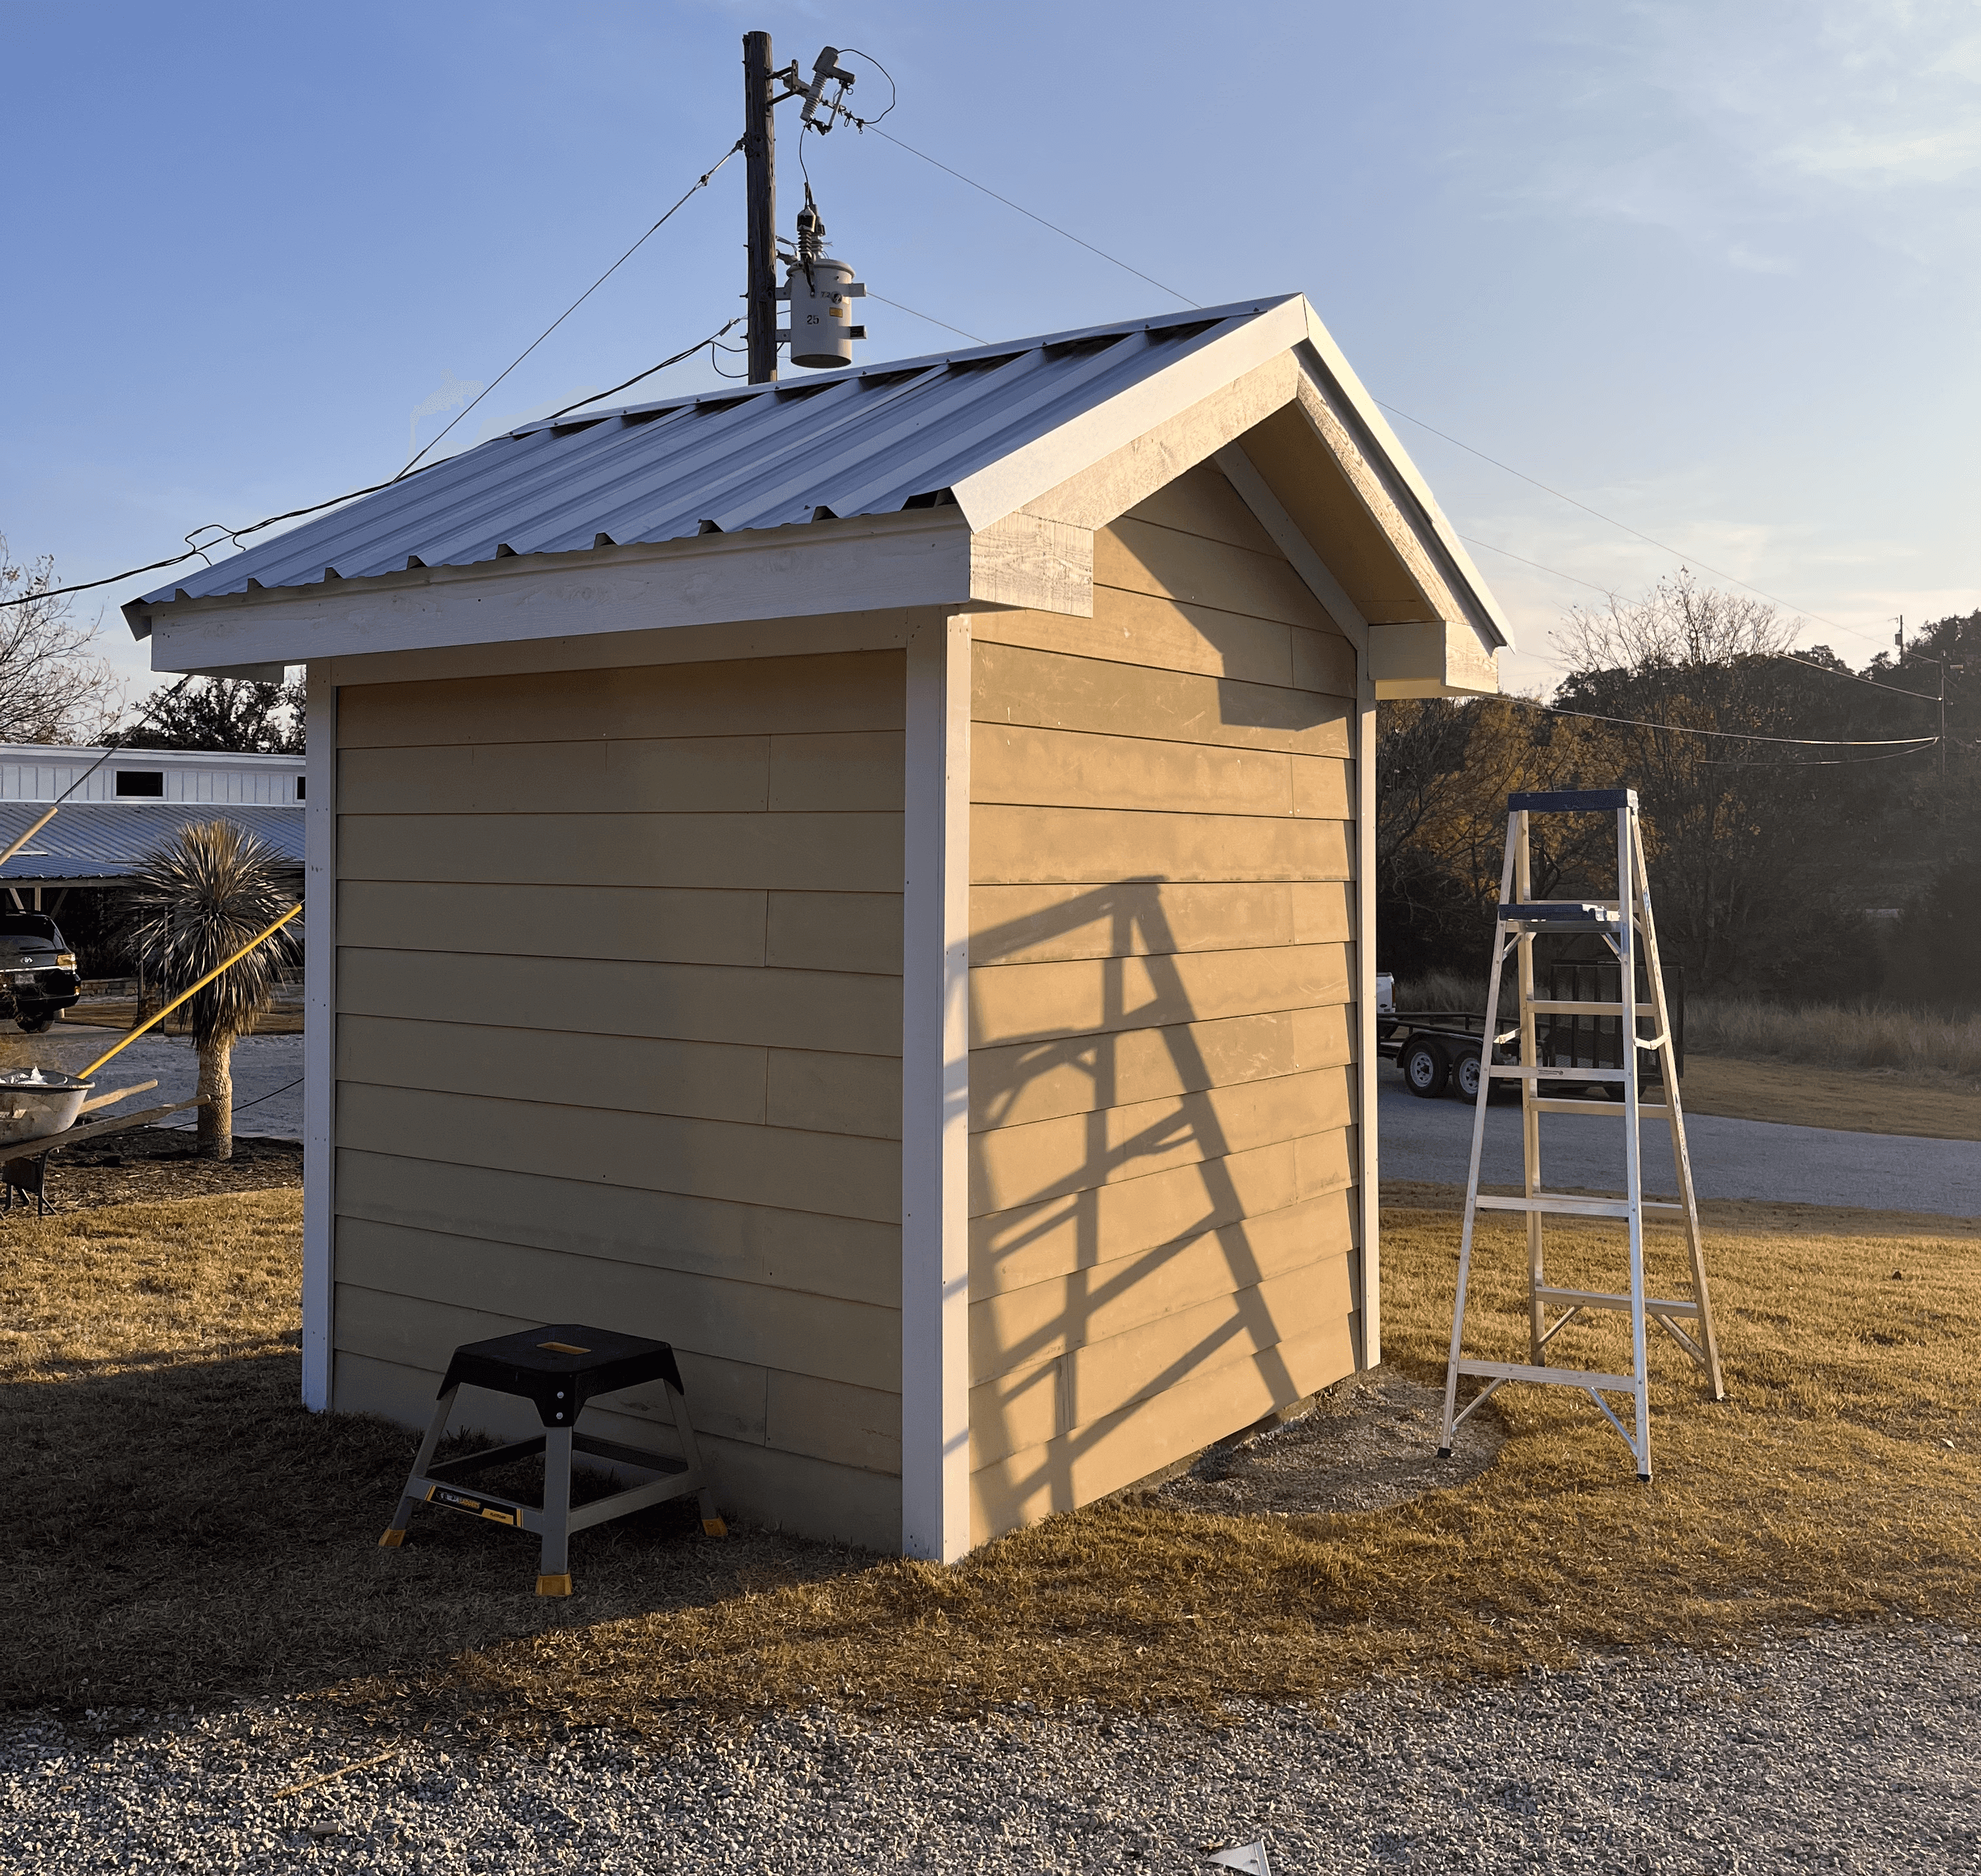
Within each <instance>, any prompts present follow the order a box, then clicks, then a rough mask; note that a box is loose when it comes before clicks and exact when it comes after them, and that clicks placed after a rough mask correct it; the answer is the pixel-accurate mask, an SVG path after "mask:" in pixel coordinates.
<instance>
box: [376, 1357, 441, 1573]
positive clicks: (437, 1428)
mask: <svg viewBox="0 0 1981 1876" xmlns="http://www.w3.org/2000/svg"><path fill="white" fill-rule="evenodd" d="M459 1392H461V1390H460V1389H459V1388H458V1387H454V1388H449V1389H448V1390H447V1392H445V1393H444V1394H443V1395H441V1397H440V1399H438V1400H437V1401H436V1402H434V1417H433V1419H432V1420H431V1422H430V1423H429V1424H428V1427H427V1430H426V1437H425V1438H424V1439H422V1440H421V1442H420V1449H419V1452H418V1454H417V1455H415V1457H414V1459H413V1469H412V1470H411V1472H408V1474H407V1475H406V1489H405V1492H404V1493H403V1494H402V1495H401V1497H400V1499H399V1508H398V1510H397V1511H395V1512H394V1513H393V1514H392V1522H391V1523H390V1524H388V1525H387V1526H386V1527H385V1535H384V1536H383V1537H381V1538H379V1540H378V1548H380V1549H381V1550H397V1549H398V1548H399V1546H400V1545H401V1544H403V1543H405V1541H406V1526H407V1525H408V1524H410V1523H411V1522H412V1516H413V1507H414V1506H415V1505H417V1504H418V1502H419V1501H418V1499H417V1498H415V1497H414V1495H413V1481H414V1480H415V1479H418V1478H420V1477H421V1475H423V1474H424V1472H425V1471H426V1469H427V1468H428V1466H429V1465H432V1464H433V1456H434V1453H435V1452H437V1451H438V1449H439V1447H440V1436H441V1435H442V1434H443V1433H444V1432H446V1431H447V1417H448V1415H449V1414H451V1412H454V1396H455V1395H457V1394H458V1393H459Z"/></svg>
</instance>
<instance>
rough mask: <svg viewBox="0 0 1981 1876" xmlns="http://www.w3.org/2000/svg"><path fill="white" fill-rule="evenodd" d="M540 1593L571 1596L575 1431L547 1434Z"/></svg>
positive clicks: (558, 1430)
mask: <svg viewBox="0 0 1981 1876" xmlns="http://www.w3.org/2000/svg"><path fill="white" fill-rule="evenodd" d="M537 1594H538V1595H540V1596H568V1595H570V1594H571V1429H570V1428H569V1427H568V1426H559V1427H551V1428H549V1429H546V1431H545V1432H544V1554H543V1560H542V1561H541V1562H540V1563H538V1565H537Z"/></svg>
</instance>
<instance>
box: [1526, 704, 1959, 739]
mask: <svg viewBox="0 0 1981 1876" xmlns="http://www.w3.org/2000/svg"><path fill="white" fill-rule="evenodd" d="M1505 701H1506V702H1507V703H1509V704H1520V706H1522V707H1523V708H1525V709H1527V710H1545V711H1547V713H1548V714H1549V715H1550V717H1580V719H1582V720H1583V721H1585V722H1588V723H1620V724H1622V725H1623V726H1624V727H1626V728H1628V729H1633V730H1664V731H1666V733H1668V734H1670V735H1673V736H1707V737H1716V738H1718V739H1720V740H1724V741H1726V742H1730V743H1787V744H1793V746H1795V747H1797V748H1801V749H1893V748H1896V747H1900V746H1902V745H1903V747H1907V748H1913V747H1919V746H1920V745H1922V744H1925V743H1936V742H1938V741H1939V737H1936V736H1886V737H1876V738H1859V737H1836V736H1763V735H1761V734H1760V733H1759V732H1758V731H1755V730H1699V729H1694V728H1693V727H1691V726H1690V725H1689V724H1686V723H1653V722H1652V721H1650V719H1649V718H1647V717H1606V716H1603V714H1602V713H1600V712H1599V711H1596V710H1565V709H1563V707H1562V706H1561V705H1560V704H1543V703H1542V702H1541V701H1540V700H1539V699H1538V698H1536V697H1507V698H1506V699H1505Z"/></svg>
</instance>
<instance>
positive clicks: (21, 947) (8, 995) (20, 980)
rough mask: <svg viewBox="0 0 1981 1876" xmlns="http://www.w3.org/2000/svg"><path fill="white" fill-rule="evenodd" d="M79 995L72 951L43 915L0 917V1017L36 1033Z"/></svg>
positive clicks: (80, 981) (17, 913)
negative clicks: (12, 1020)
mask: <svg viewBox="0 0 1981 1876" xmlns="http://www.w3.org/2000/svg"><path fill="white" fill-rule="evenodd" d="M81 995H82V980H80V979H79V978H78V976H77V975H76V970H75V952H73V951H72V950H70V949H69V945H68V940H67V939H65V937H63V936H62V930H61V927H60V926H58V925H57V924H56V923H55V920H53V919H52V918H50V917H49V916H48V914H47V913H45V912H6V913H0V1017H4V1016H12V1018H13V1019H14V1020H15V1023H18V1025H19V1026H21V1027H22V1029H25V1030H26V1031H27V1032H28V1033H29V1034H30V1035H36V1034H38V1033H40V1032H41V1031H42V1030H43V1029H47V1028H48V1026H49V1025H50V1024H51V1023H53V1022H54V1021H55V1018H56V1017H57V1016H59V1015H61V1013H62V1012H63V1011H64V1010H66V1009H68V1006H69V1005H70V1004H72V1003H74V1002H75V1000H76V999H77V998H78V997H79V996H81Z"/></svg>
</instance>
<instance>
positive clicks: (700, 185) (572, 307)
mask: <svg viewBox="0 0 1981 1876" xmlns="http://www.w3.org/2000/svg"><path fill="white" fill-rule="evenodd" d="M881 134H882V135H886V132H885V131H883V132H882V133H881ZM742 147H743V139H742V138H741V137H738V138H737V139H736V141H734V143H732V144H731V145H730V146H729V148H727V149H726V150H724V151H723V153H722V154H721V156H720V157H718V158H717V159H716V160H715V161H714V162H713V163H711V165H709V166H708V168H707V169H706V170H705V171H703V173H702V174H701V175H699V176H698V177H697V178H695V179H694V182H693V183H691V185H689V186H688V188H687V189H685V190H684V191H683V192H682V195H681V200H680V201H678V202H676V203H675V204H674V208H670V209H669V210H668V212H667V213H666V214H665V215H662V216H661V218H660V220H659V221H656V222H655V223H654V225H653V226H652V227H651V228H649V229H648V231H646V233H645V234H642V235H641V237H640V238H639V239H638V241H635V242H634V244H632V246H631V247H630V248H628V249H627V250H626V251H625V252H624V254H621V256H620V257H619V258H618V260H616V261H614V262H613V263H612V264H611V266H610V267H608V268H607V269H606V270H605V271H604V273H602V274H600V275H599V276H598V278H597V279H596V280H594V281H593V282H592V283H591V285H590V286H588V287H587V288H585V290H584V291H583V292H582V293H581V294H579V295H578V298H576V299H574V300H573V301H571V304H569V305H568V306H567V307H566V308H564V311H562V312H561V313H560V314H558V316H557V317H556V318H554V319H553V320H552V321H551V322H550V324H548V325H547V326H546V327H544V329H543V331H541V332H539V333H538V334H537V336H536V337H535V338H533V339H532V340H531V341H530V342H529V344H527V345H525V346H524V348H523V349H522V350H521V351H519V352H518V353H517V354H516V355H515V357H514V358H512V359H511V360H510V361H509V363H508V365H507V366H505V367H504V368H503V370H502V371H501V372H500V373H499V374H498V375H497V376H496V377H495V378H493V379H491V381H489V383H488V384H485V385H484V386H483V388H481V391H480V392H478V394H476V396H475V397H473V398H472V399H471V401H469V402H468V404H464V406H463V407H461V410H460V411H458V412H456V413H455V414H454V417H452V419H451V421H449V422H448V425H447V428H446V429H445V430H442V431H441V432H440V434H439V435H438V436H436V437H433V438H432V439H431V441H429V442H428V444H427V445H426V448H425V449H422V450H421V451H419V452H418V454H417V455H415V457H413V460H412V462H409V463H408V464H406V466H405V468H403V469H401V471H399V474H400V475H401V476H404V475H410V474H411V473H412V470H413V464H415V463H417V462H418V461H419V460H420V457H421V456H424V455H425V454H426V453H427V451H428V450H431V448H433V447H434V444H437V443H438V442H439V441H441V437H444V436H445V435H446V434H447V432H448V430H451V429H452V428H453V427H454V424H458V423H459V422H460V421H461V418H462V417H465V416H466V415H467V414H468V412H469V411H471V410H473V409H474V407H475V405H476V404H479V403H480V402H481V400H482V399H483V398H484V397H487V396H488V394H489V392H490V391H493V390H494V388H495V387H496V386H497V385H498V384H501V381H502V380H503V379H504V378H507V377H508V375H509V374H510V373H511V371H514V370H515V368H517V366H518V365H519V364H521V363H522V362H523V361H524V359H525V358H528V357H529V355H530V354H531V352H533V351H535V350H536V349H537V348H538V346H539V345H541V344H542V343H543V342H544V340H545V339H547V338H549V337H550V335H551V334H552V333H553V332H554V331H556V330H557V329H558V327H559V326H561V325H562V324H564V321H566V320H567V319H568V318H570V317H571V314H573V313H574V312H576V311H578V308H580V307H581V306H582V305H583V304H584V303H585V301H587V300H588V299H590V298H591V296H592V295H593V294H594V293H596V292H597V291H598V289H599V288H601V287H602V286H604V284H605V283H606V282H607V281H608V280H610V279H611V278H612V276H613V275H614V274H616V273H618V271H619V270H620V268H622V267H624V265H625V264H626V263H627V262H628V261H630V260H631V259H632V258H633V257H634V255H635V254H638V252H639V251H640V250H641V248H644V246H645V245H646V244H647V243H648V241H651V239H652V238H653V237H654V235H656V234H658V233H659V232H660V231H661V229H662V228H665V227H666V226H667V225H668V221H670V220H671V218H673V215H674V211H675V209H678V208H681V207H682V206H683V205H684V204H685V203H686V202H687V201H688V199H689V198H690V197H691V196H693V195H696V194H697V193H698V192H699V191H701V190H703V189H705V188H707V187H708V183H709V178H711V176H713V175H714V174H715V172H716V171H717V170H719V169H720V168H721V167H722V165H724V163H726V162H727V161H729V159H730V158H731V157H732V156H734V155H735V154H736V152H737V151H738V150H740V149H741V148H742ZM735 323H736V322H735V321H734V320H733V319H732V320H731V321H730V322H729V324H730V325H734V324H735ZM722 329H723V331H725V332H726V331H728V330H729V327H728V326H724V328H722ZM705 342H706V341H704V343H705ZM688 349H689V351H699V350H700V349H701V348H700V347H699V346H691V347H690V348H688ZM681 356H682V357H683V358H685V357H687V356H688V354H687V353H686V352H684V353H683V354H681ZM660 369H661V368H660V367H659V366H658V365H655V366H654V368H653V371H659V370H660ZM651 375H652V372H651V371H643V372H641V374H640V377H641V378H648V377H651ZM638 382H639V379H638V378H630V379H628V383H629V384H638ZM621 389H622V390H623V389H624V386H623V385H622V386H621ZM599 395H600V396H601V397H610V396H611V392H610V391H601V392H600V394H599ZM584 401H586V402H590V401H591V400H590V399H586V400H584ZM573 408H575V406H573ZM394 479H395V481H396V480H397V479H398V478H397V477H395V478H394Z"/></svg>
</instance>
